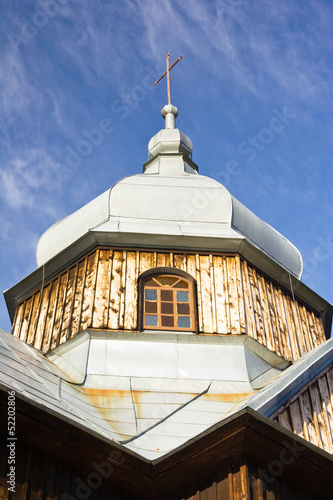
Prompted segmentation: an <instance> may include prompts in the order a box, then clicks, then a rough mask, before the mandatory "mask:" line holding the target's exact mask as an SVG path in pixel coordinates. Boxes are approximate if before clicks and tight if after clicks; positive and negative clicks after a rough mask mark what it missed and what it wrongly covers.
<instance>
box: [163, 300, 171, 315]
mask: <svg viewBox="0 0 333 500" xmlns="http://www.w3.org/2000/svg"><path fill="white" fill-rule="evenodd" d="M161 313H162V314H173V303H172V302H161Z"/></svg>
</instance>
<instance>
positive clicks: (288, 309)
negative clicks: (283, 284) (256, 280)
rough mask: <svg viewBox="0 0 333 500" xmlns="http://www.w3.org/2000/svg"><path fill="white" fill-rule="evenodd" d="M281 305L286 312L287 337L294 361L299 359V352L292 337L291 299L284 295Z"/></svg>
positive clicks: (294, 337)
mask: <svg viewBox="0 0 333 500" xmlns="http://www.w3.org/2000/svg"><path fill="white" fill-rule="evenodd" d="M283 303H284V307H285V311H286V319H287V325H288V333H289V335H288V336H289V339H290V344H291V355H292V360H293V361H295V360H296V359H298V358H299V356H300V352H299V348H298V343H297V339H296V336H295V335H294V317H293V312H292V309H291V297H288V296H287V295H286V294H285V293H284V294H283Z"/></svg>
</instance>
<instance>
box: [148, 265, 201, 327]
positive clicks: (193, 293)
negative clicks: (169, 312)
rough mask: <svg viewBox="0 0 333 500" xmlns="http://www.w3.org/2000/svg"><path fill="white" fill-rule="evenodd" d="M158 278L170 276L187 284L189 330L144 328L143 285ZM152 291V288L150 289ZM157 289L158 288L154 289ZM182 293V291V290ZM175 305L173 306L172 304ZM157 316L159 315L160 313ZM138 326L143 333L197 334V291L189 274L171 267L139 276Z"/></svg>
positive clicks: (149, 271)
mask: <svg viewBox="0 0 333 500" xmlns="http://www.w3.org/2000/svg"><path fill="white" fill-rule="evenodd" d="M158 276H172V277H175V278H179V279H183V280H185V281H186V282H187V283H188V289H187V290H188V291H189V299H190V300H189V305H190V315H189V316H190V318H191V323H192V325H191V328H182V327H178V326H173V327H169V326H148V325H147V326H145V325H144V304H145V298H144V292H145V283H146V282H147V281H148V280H150V279H152V278H154V277H156V279H158ZM152 289H153V287H152ZM156 289H158V287H156ZM175 290H177V291H181V289H179V290H178V289H177V287H176V288H175V289H174V291H175ZM182 291H184V289H182ZM174 305H175V304H174ZM158 315H161V313H160V311H159V312H158ZM173 316H174V317H175V318H176V317H177V314H175V312H174V313H173ZM138 326H139V330H141V331H142V330H145V331H151V330H152V331H172V332H175V333H176V332H177V331H178V332H188V333H197V332H198V306H197V289H196V281H195V279H194V278H193V276H191V275H190V274H188V273H186V272H185V271H182V270H181V269H175V268H173V267H156V268H153V269H149V270H148V271H145V272H144V273H142V274H141V275H140V276H139V300H138Z"/></svg>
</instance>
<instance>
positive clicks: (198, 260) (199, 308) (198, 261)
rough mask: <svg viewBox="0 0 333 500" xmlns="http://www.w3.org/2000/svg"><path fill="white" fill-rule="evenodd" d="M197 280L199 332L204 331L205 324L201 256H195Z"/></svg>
mask: <svg viewBox="0 0 333 500" xmlns="http://www.w3.org/2000/svg"><path fill="white" fill-rule="evenodd" d="M195 278H196V281H197V295H198V323H199V324H198V329H199V332H203V331H204V323H203V306H202V293H201V272H200V257H199V254H196V255H195Z"/></svg>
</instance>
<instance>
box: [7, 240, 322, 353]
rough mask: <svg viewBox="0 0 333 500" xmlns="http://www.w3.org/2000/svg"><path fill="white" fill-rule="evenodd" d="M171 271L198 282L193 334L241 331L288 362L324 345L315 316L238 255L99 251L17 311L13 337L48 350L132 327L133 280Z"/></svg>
mask: <svg viewBox="0 0 333 500" xmlns="http://www.w3.org/2000/svg"><path fill="white" fill-rule="evenodd" d="M161 266H170V267H174V268H178V269H182V270H183V271H186V272H188V273H189V274H190V275H191V276H193V277H194V278H195V280H196V283H197V298H198V333H208V334H213V333H217V334H231V335H241V334H247V335H249V336H251V337H253V338H254V339H256V340H258V342H260V343H261V344H263V345H265V346H267V347H268V348H269V349H270V350H272V351H275V352H276V353H277V354H279V355H281V356H283V357H284V358H285V359H287V360H296V359H298V358H299V357H301V356H303V354H305V353H306V352H308V351H310V350H311V349H313V348H314V347H316V346H317V345H319V344H321V343H322V342H324V341H325V334H324V329H323V324H322V321H321V318H320V316H319V315H317V314H315V313H314V312H313V311H312V310H311V309H309V308H307V307H306V306H305V305H304V304H302V303H300V302H298V301H297V300H296V301H293V299H292V297H291V295H290V293H288V292H287V291H285V290H283V289H282V288H281V287H279V286H278V285H277V284H275V283H273V282H272V281H271V280H270V279H269V278H267V277H266V276H264V275H263V274H261V273H260V272H259V271H257V270H256V269H255V268H254V267H253V266H251V265H250V264H248V263H247V262H246V261H244V260H243V259H241V258H240V257H239V256H238V255H217V254H210V255H207V254H195V253H176V252H174V253H173V252H170V253H166V252H154V251H141V250H140V251H139V250H138V251H135V250H119V249H110V248H99V249H96V250H94V251H93V252H91V253H90V254H88V255H86V256H85V257H83V258H82V259H80V260H78V261H77V262H76V263H75V264H73V265H72V266H70V267H69V268H67V269H66V270H64V271H63V272H61V273H60V274H59V275H57V276H55V277H54V278H53V279H52V280H50V281H48V282H47V283H45V284H44V285H43V287H42V288H41V289H40V288H39V289H38V290H36V291H35V292H34V293H33V294H32V295H31V296H29V297H27V298H26V299H25V300H24V301H23V302H22V303H20V304H19V305H18V306H17V309H16V315H15V319H14V323H13V330H12V333H13V334H14V335H15V336H17V337H19V338H21V339H22V340H23V341H24V342H27V343H28V344H30V345H33V346H34V347H35V348H37V349H40V350H42V351H43V352H47V351H49V350H50V349H54V348H55V347H56V346H58V345H60V344H62V343H64V342H66V340H68V339H71V338H73V337H75V335H77V334H78V333H79V332H81V331H84V330H85V329H87V328H97V329H110V330H131V331H133V330H137V328H138V327H137V324H138V318H137V302H138V277H139V275H140V274H141V273H142V272H144V271H146V270H148V269H151V268H156V267H161Z"/></svg>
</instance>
